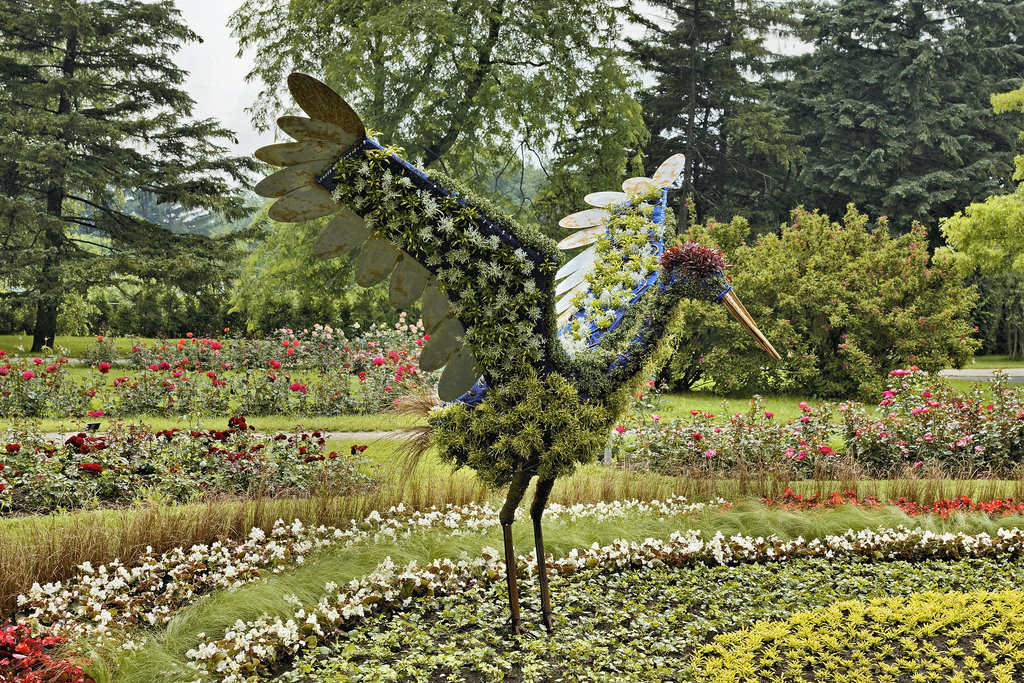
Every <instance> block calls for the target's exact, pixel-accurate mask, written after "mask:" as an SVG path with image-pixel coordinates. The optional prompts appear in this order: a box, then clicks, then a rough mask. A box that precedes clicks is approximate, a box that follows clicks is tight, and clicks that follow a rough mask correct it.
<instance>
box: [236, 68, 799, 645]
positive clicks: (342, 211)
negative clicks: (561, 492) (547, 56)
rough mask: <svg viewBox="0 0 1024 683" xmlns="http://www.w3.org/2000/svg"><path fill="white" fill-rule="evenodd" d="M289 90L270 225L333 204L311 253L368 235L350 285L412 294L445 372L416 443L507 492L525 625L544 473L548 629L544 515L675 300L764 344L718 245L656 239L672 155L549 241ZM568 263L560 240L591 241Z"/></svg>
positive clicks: (587, 456) (351, 116) (427, 363)
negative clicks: (524, 546)
mask: <svg viewBox="0 0 1024 683" xmlns="http://www.w3.org/2000/svg"><path fill="white" fill-rule="evenodd" d="M288 85H289V88H290V90H291V92H292V95H293V96H294V98H295V100H296V102H297V103H298V104H299V106H300V107H301V108H302V109H303V110H304V111H305V112H306V113H307V114H308V115H309V117H308V118H306V117H299V116H283V117H281V118H279V119H278V125H279V127H280V128H281V130H283V131H284V132H285V133H287V134H288V135H289V136H291V137H292V138H294V139H295V142H287V143H281V144H275V145H270V146H267V147H263V148H261V149H260V150H258V151H257V152H256V156H257V158H259V159H261V160H262V161H265V162H267V163H269V164H272V165H275V166H282V167H284V168H283V170H280V171H278V172H276V173H274V174H273V175H271V176H269V177H267V178H265V179H264V180H262V181H261V182H260V183H259V184H258V185H257V186H256V192H257V193H258V194H260V195H262V196H264V197H272V198H279V199H278V200H277V201H276V202H275V203H274V204H273V206H271V208H270V210H269V216H270V218H272V219H274V220H278V221H304V220H311V219H315V218H322V217H325V216H333V217H332V218H331V220H330V221H329V222H328V223H327V225H326V227H325V228H324V229H323V231H322V232H321V233H320V235H319V236H318V237H317V239H316V242H315V244H314V247H313V249H314V252H315V253H316V254H317V255H318V256H321V257H330V256H334V255H338V254H342V253H345V252H348V251H350V250H352V249H355V248H356V247H359V246H361V252H360V254H359V257H358V259H357V261H356V265H355V280H356V282H357V283H358V284H360V285H362V286H364V287H367V286H370V285H373V284H376V283H378V282H381V281H383V280H384V279H385V278H386V277H388V276H389V275H390V276H391V281H390V284H389V297H390V299H391V301H392V303H394V304H395V305H396V306H399V307H405V306H409V305H410V304H412V303H414V302H415V301H417V300H418V299H420V298H421V297H422V303H421V307H422V318H423V322H424V325H425V327H426V331H427V333H428V334H429V340H428V341H427V342H426V343H425V344H424V346H423V349H422V354H421V357H420V366H421V368H422V369H423V370H425V371H432V370H438V369H440V368H442V367H443V368H444V371H443V372H442V374H441V378H440V382H439V384H438V395H439V397H440V398H441V399H442V401H445V402H446V403H445V404H443V405H439V406H437V407H435V408H434V409H433V410H431V411H430V413H429V418H428V424H429V427H430V428H429V432H428V433H427V435H426V438H423V439H421V440H420V444H421V445H422V446H423V450H425V447H426V446H428V445H430V446H435V447H436V448H437V450H438V453H439V455H440V457H441V458H443V459H445V460H446V461H448V462H450V463H451V464H452V465H454V466H456V467H471V468H473V469H474V470H475V471H476V472H477V474H478V475H479V476H480V478H481V479H482V480H483V481H484V482H486V483H487V484H489V485H490V486H493V487H502V486H508V496H507V498H506V500H505V504H504V506H503V507H502V509H501V512H500V515H499V521H500V523H501V525H502V531H503V534H504V544H505V562H506V572H507V580H508V592H509V606H510V611H511V625H512V628H513V630H514V631H516V632H517V633H518V632H521V631H522V627H521V622H520V609H519V593H518V586H517V582H516V555H515V552H514V550H513V545H512V533H511V529H512V522H513V520H514V516H515V511H516V509H517V508H518V507H519V503H520V502H521V501H522V499H523V496H524V495H525V493H526V490H527V487H528V485H529V483H530V481H531V479H533V477H537V479H538V481H537V487H536V491H535V494H534V499H533V504H532V505H531V507H530V516H531V517H532V520H533V529H534V538H535V541H536V546H537V558H538V567H539V571H538V579H539V583H540V592H541V609H542V614H543V622H544V625H545V626H546V627H547V629H548V630H549V631H550V630H551V629H552V626H553V620H552V613H551V601H550V595H549V591H548V582H547V572H546V568H545V562H544V557H545V554H544V541H543V536H542V533H541V515H542V513H543V510H544V507H545V505H546V503H547V499H548V496H549V494H550V493H551V488H552V485H553V483H554V481H555V479H556V477H558V476H561V475H563V474H567V473H569V472H571V471H572V470H573V469H574V468H575V467H576V465H577V464H579V463H583V462H586V461H589V460H592V459H593V458H594V457H595V455H596V454H597V453H598V452H599V451H600V450H601V449H602V447H603V446H604V444H605V442H606V440H607V438H608V434H609V432H610V430H611V427H612V426H613V425H614V424H615V422H616V420H617V419H618V418H619V417H620V416H621V414H622V413H623V411H624V410H625V408H626V405H627V399H628V397H629V396H630V394H631V391H632V390H633V389H634V388H635V387H636V386H637V384H638V383H639V381H640V380H642V379H643V378H644V377H646V373H648V372H650V371H651V370H652V369H653V367H654V366H655V365H656V364H657V363H658V361H659V360H661V359H662V358H663V356H664V350H665V349H666V348H667V346H668V342H669V341H670V340H671V339H672V338H673V336H674V334H675V332H676V326H677V322H676V320H677V317H678V315H677V314H678V309H679V306H678V304H679V302H680V301H681V300H682V299H684V298H690V299H702V300H707V301H717V302H720V303H722V304H724V305H725V306H726V307H727V308H728V309H729V311H730V312H731V313H732V314H733V315H734V316H735V317H736V318H737V319H738V320H739V321H740V322H741V323H742V324H743V325H744V326H745V327H746V328H747V329H748V330H749V331H750V332H751V334H753V335H754V338H755V339H756V340H757V342H758V343H759V344H760V345H761V346H762V347H763V348H764V349H765V350H766V351H767V352H768V353H769V354H771V355H772V356H774V357H775V358H778V357H779V355H778V354H777V353H776V352H775V349H773V348H772V346H771V344H770V343H769V342H768V340H767V339H766V338H765V337H764V335H763V334H761V332H760V331H759V330H758V329H757V326H756V325H755V324H754V322H753V320H752V319H751V317H750V315H749V313H748V312H747V310H746V309H745V308H744V307H743V305H742V304H741V303H740V301H739V299H738V298H737V297H736V295H735V294H734V293H733V291H732V287H730V286H729V284H728V281H727V279H726V278H725V276H724V275H723V272H722V270H723V268H724V267H725V262H724V260H723V258H722V256H721V254H720V253H719V252H718V251H716V250H714V249H710V248H707V247H703V246H700V245H698V244H694V243H692V242H688V243H685V244H682V245H678V246H670V247H669V248H667V249H666V248H665V241H666V235H665V225H664V217H665V206H666V196H667V191H668V187H669V186H670V185H671V184H672V183H673V182H674V181H675V180H676V178H677V177H678V175H679V172H680V170H681V169H682V163H683V158H682V156H681V155H676V156H673V157H671V158H669V159H668V160H667V161H665V162H664V163H663V164H662V165H661V167H660V168H658V170H657V171H656V172H655V173H654V174H653V176H652V177H651V178H630V179H629V180H626V181H625V182H624V183H623V184H622V190H623V191H622V192H596V193H593V194H589V195H587V196H586V198H585V201H586V202H587V203H588V204H590V205H591V206H592V207H594V208H591V209H588V210H585V211H581V212H579V213H575V214H572V215H571V216H567V217H566V218H564V219H562V221H561V222H560V225H561V226H562V227H563V228H566V229H568V230H571V231H572V234H570V235H569V236H568V237H567V238H566V239H564V240H563V241H562V242H560V243H559V244H558V245H557V246H556V245H555V243H554V242H553V241H552V240H550V239H548V238H546V237H544V236H543V235H542V234H541V233H540V232H538V231H537V230H535V229H533V228H531V227H527V226H523V225H520V224H519V223H517V222H516V221H515V220H513V219H511V218H509V217H508V216H507V215H505V214H504V213H503V212H501V211H500V210H497V209H495V208H494V207H492V206H491V205H490V204H489V203H488V202H486V201H484V200H482V199H478V198H474V197H473V195H472V194H471V193H470V192H469V191H467V190H466V189H465V188H463V187H462V186H461V185H459V184H458V183H457V182H455V181H454V180H452V179H451V178H447V177H445V176H444V175H442V174H440V173H438V172H435V171H423V170H420V169H418V168H416V167H414V166H413V165H411V164H410V163H409V162H407V161H406V160H405V159H403V158H402V157H401V156H399V150H397V149H396V148H393V147H386V146H382V145H381V144H380V143H378V142H377V141H376V140H374V139H373V137H371V136H370V135H369V134H367V131H366V129H365V127H364V125H363V123H362V121H360V119H359V117H358V116H357V115H356V113H355V112H354V111H353V110H352V108H351V107H350V106H349V105H348V104H347V103H346V102H345V101H344V100H343V99H342V98H341V97H340V96H339V95H338V94H337V93H335V92H334V91H333V90H331V89H330V88H328V87H327V86H326V85H324V84H323V83H321V82H319V81H317V80H316V79H314V78H312V77H310V76H306V75H303V74H298V73H294V74H292V75H291V76H289V78H288ZM588 245H589V248H587V249H586V250H585V251H582V252H581V253H578V254H577V255H576V256H575V257H573V258H572V259H570V260H569V261H568V262H567V263H565V264H564V265H560V264H561V263H562V260H563V259H562V258H561V257H560V255H559V249H563V250H571V249H578V248H580V247H584V246H588Z"/></svg>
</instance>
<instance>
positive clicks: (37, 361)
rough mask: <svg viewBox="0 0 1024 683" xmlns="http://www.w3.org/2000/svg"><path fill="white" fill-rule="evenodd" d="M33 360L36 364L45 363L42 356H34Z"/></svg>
mask: <svg viewBox="0 0 1024 683" xmlns="http://www.w3.org/2000/svg"><path fill="white" fill-rule="evenodd" d="M32 362H33V363H35V364H36V365H42V364H43V359H42V358H33V359H32Z"/></svg>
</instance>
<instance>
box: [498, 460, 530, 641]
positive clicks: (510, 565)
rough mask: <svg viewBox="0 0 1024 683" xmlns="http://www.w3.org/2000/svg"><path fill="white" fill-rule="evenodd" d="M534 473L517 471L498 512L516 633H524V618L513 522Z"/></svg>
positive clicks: (513, 624)
mask: <svg viewBox="0 0 1024 683" xmlns="http://www.w3.org/2000/svg"><path fill="white" fill-rule="evenodd" d="M532 476H533V475H531V474H527V473H526V472H522V471H519V472H516V473H515V475H514V476H513V477H512V483H511V484H510V485H509V487H508V495H507V496H506V497H505V504H504V505H503V506H502V508H501V512H499V513H498V521H499V522H501V532H502V535H503V536H504V539H505V578H506V580H507V581H508V606H509V610H510V611H511V613H512V631H513V632H514V633H516V634H522V633H523V624H522V620H521V619H520V618H519V584H518V582H517V581H516V552H515V550H514V549H513V547H512V522H514V521H515V518H516V509H517V508H518V507H519V503H520V502H521V501H522V500H523V495H525V493H526V487H527V486H529V484H530V478H531V477H532Z"/></svg>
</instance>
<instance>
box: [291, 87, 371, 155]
mask: <svg viewBox="0 0 1024 683" xmlns="http://www.w3.org/2000/svg"><path fill="white" fill-rule="evenodd" d="M288 89H289V90H290V91H291V93H292V97H294V98H295V101H296V102H297V103H298V104H299V106H300V107H302V111H304V112H306V113H307V114H309V115H310V116H311V117H312V118H314V119H320V120H321V121H326V122H328V123H333V124H336V125H338V126H341V128H342V130H344V131H345V132H347V133H349V134H351V135H354V136H356V138H359V139H361V138H362V137H363V136H364V135H366V127H365V126H364V125H363V122H362V120H360V118H359V115H358V114H356V112H355V111H354V110H353V109H352V107H350V106H349V104H348V102H346V101H345V100H343V99H342V98H341V95H339V94H338V93H336V92H334V91H333V90H332V89H331V88H329V87H327V85H326V84H324V83H321V82H320V81H318V80H317V79H315V78H313V77H312V76H307V75H306V74H303V73H293V74H291V75H289V76H288Z"/></svg>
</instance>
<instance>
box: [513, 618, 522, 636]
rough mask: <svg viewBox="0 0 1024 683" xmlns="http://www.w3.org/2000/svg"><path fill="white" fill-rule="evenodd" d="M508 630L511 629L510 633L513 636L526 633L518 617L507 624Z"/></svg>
mask: <svg viewBox="0 0 1024 683" xmlns="http://www.w3.org/2000/svg"><path fill="white" fill-rule="evenodd" d="M509 630H511V632H512V635H514V636H525V635H526V629H525V628H523V622H521V621H519V620H518V619H513V620H512V622H511V624H510V625H509Z"/></svg>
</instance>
